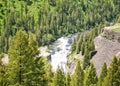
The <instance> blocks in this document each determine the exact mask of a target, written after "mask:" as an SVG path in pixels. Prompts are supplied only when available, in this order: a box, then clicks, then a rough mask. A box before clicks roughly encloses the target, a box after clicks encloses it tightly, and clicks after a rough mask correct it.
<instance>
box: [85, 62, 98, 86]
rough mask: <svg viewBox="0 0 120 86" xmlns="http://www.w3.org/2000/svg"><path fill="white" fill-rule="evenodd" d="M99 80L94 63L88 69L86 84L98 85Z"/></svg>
mask: <svg viewBox="0 0 120 86" xmlns="http://www.w3.org/2000/svg"><path fill="white" fill-rule="evenodd" d="M97 81H98V78H97V75H96V70H95V68H94V66H93V64H91V65H90V67H89V68H88V69H87V70H86V73H85V78H84V86H92V85H96V84H97Z"/></svg>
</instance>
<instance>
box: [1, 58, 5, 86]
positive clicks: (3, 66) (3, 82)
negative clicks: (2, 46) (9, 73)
mask: <svg viewBox="0 0 120 86" xmlns="http://www.w3.org/2000/svg"><path fill="white" fill-rule="evenodd" d="M5 72H6V71H5V65H4V64H3V63H2V60H1V57H0V85H1V86H5V85H6V78H5Z"/></svg>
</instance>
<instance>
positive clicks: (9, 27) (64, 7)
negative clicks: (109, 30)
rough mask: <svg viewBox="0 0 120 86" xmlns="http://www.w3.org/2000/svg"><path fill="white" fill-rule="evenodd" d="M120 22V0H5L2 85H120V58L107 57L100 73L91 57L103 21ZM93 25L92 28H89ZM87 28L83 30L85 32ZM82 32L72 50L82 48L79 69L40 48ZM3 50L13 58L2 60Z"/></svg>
mask: <svg viewBox="0 0 120 86" xmlns="http://www.w3.org/2000/svg"><path fill="white" fill-rule="evenodd" d="M117 22H120V1H119V0H0V54H1V55H0V86H118V85H120V76H119V75H120V59H118V58H117V57H116V56H114V57H113V60H112V62H111V63H110V66H109V67H107V65H106V63H104V65H103V67H102V70H101V74H100V76H98V75H97V74H96V70H95V68H94V65H93V64H92V63H91V62H90V60H91V58H92V56H93V55H94V54H95V53H96V51H95V48H94V43H93V40H94V38H95V37H96V36H98V35H99V33H100V30H101V28H102V27H104V26H106V25H110V24H114V23H117ZM86 30H87V31H86ZM79 32H82V33H79ZM71 33H78V36H77V37H76V38H75V39H74V41H73V43H72V45H71V55H74V54H79V53H81V54H82V56H83V61H81V60H80V61H79V60H78V59H77V60H76V59H74V58H70V59H72V60H73V61H75V62H76V67H75V71H74V73H73V74H69V73H64V72H63V70H62V67H58V69H57V70H56V72H53V71H52V66H51V65H50V64H48V63H47V61H46V59H45V58H42V57H39V51H38V48H39V47H40V46H44V45H49V44H50V43H52V42H53V41H55V40H56V39H57V38H59V37H61V36H66V35H68V34H71ZM2 53H6V54H8V56H9V63H8V64H7V65H4V64H3V63H2V61H1V59H2V58H1V57H3V56H2Z"/></svg>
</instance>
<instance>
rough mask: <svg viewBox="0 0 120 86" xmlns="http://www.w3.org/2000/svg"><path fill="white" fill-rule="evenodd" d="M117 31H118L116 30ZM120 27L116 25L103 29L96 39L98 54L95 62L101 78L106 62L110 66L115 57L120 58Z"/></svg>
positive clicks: (94, 57) (94, 59) (93, 60)
mask: <svg viewBox="0 0 120 86" xmlns="http://www.w3.org/2000/svg"><path fill="white" fill-rule="evenodd" d="M115 29H117V30H118V31H117V30H115ZM119 31H120V26H119V25H114V26H111V27H105V28H104V29H102V31H101V34H100V35H99V36H98V37H96V38H95V39H94V44H95V49H96V51H97V53H96V54H95V55H94V56H93V58H92V59H91V61H92V62H93V64H94V66H95V68H96V71H97V74H98V76H99V74H100V70H101V67H102V65H103V63H104V62H106V63H107V65H108V66H109V64H110V62H111V60H112V58H113V56H114V55H116V56H117V57H120V32H119Z"/></svg>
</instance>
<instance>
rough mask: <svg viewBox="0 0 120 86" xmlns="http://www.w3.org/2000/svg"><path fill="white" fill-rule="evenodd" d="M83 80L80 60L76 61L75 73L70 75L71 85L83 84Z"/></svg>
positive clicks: (79, 85)
mask: <svg viewBox="0 0 120 86" xmlns="http://www.w3.org/2000/svg"><path fill="white" fill-rule="evenodd" d="M83 81H84V71H83V69H82V68H81V66H80V61H78V63H77V66H76V69H75V73H74V74H73V76H72V80H71V86H83Z"/></svg>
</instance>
